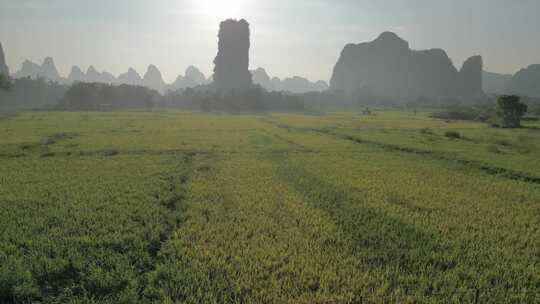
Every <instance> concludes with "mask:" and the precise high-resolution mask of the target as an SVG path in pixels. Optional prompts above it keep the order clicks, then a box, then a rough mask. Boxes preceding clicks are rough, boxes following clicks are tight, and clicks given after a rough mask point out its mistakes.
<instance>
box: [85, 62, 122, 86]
mask: <svg viewBox="0 0 540 304" xmlns="http://www.w3.org/2000/svg"><path fill="white" fill-rule="evenodd" d="M85 81H86V82H90V83H106V84H115V83H116V82H117V80H116V77H114V75H112V74H111V73H108V72H98V71H97V70H96V68H94V66H90V67H88V70H87V71H86V78H85Z"/></svg>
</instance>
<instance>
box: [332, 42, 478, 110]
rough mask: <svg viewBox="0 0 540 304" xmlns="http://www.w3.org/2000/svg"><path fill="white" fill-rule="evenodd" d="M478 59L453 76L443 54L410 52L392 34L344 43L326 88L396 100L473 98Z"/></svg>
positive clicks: (468, 62)
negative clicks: (369, 40)
mask: <svg viewBox="0 0 540 304" xmlns="http://www.w3.org/2000/svg"><path fill="white" fill-rule="evenodd" d="M481 71H482V59H481V57H480V56H474V57H471V58H470V59H469V60H467V61H466V63H465V64H464V66H463V69H462V70H461V71H458V70H457V69H456V68H455V67H454V65H453V64H452V61H451V60H450V58H449V57H448V55H447V54H446V52H445V51H444V50H441V49H431V50H422V51H415V50H411V49H410V47H409V43H408V42H407V41H405V40H403V39H402V38H400V37H399V36H397V35H396V34H394V33H391V32H384V33H382V34H381V35H380V36H379V37H378V38H377V39H375V40H374V41H372V42H366V43H360V44H349V45H347V46H345V48H344V49H343V51H342V53H341V56H340V58H339V61H338V62H337V64H336V66H335V67H334V72H333V75H332V79H331V82H330V87H331V89H332V90H334V91H344V92H346V93H348V94H353V93H355V92H357V91H359V90H360V91H364V92H369V94H370V95H373V96H377V97H382V98H390V99H396V100H407V99H409V100H410V99H415V98H419V97H430V98H439V97H462V98H469V97H478V96H477V95H478V94H480V95H483V94H482V87H481V83H482V73H481Z"/></svg>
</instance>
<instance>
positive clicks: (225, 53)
mask: <svg viewBox="0 0 540 304" xmlns="http://www.w3.org/2000/svg"><path fill="white" fill-rule="evenodd" d="M218 38H219V42H218V54H217V56H216V58H215V59H214V64H215V68H214V84H215V87H216V88H217V90H218V91H220V92H229V91H247V90H249V89H250V88H251V87H252V86H253V81H252V79H251V73H250V72H249V48H250V40H249V39H250V30H249V23H248V22H247V21H246V20H244V19H242V20H239V21H238V20H232V19H229V20H226V21H223V22H221V24H220V26H219V34H218Z"/></svg>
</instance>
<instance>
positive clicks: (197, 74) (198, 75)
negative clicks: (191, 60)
mask: <svg viewBox="0 0 540 304" xmlns="http://www.w3.org/2000/svg"><path fill="white" fill-rule="evenodd" d="M185 78H186V79H189V80H191V81H193V83H195V84H196V85H201V84H206V83H208V79H206V76H205V75H204V74H203V72H201V71H200V70H199V69H197V68H196V67H194V66H192V65H191V66H189V67H188V68H187V69H186V77H185Z"/></svg>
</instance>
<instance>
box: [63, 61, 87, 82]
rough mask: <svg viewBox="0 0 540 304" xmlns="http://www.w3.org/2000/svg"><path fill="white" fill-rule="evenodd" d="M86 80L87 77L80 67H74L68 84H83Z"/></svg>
mask: <svg viewBox="0 0 540 304" xmlns="http://www.w3.org/2000/svg"><path fill="white" fill-rule="evenodd" d="M85 80H86V75H85V74H84V73H83V71H82V70H81V68H80V67H78V66H76V65H74V66H73V67H71V72H70V73H69V76H68V78H67V81H68V83H74V82H82V81H85Z"/></svg>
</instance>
